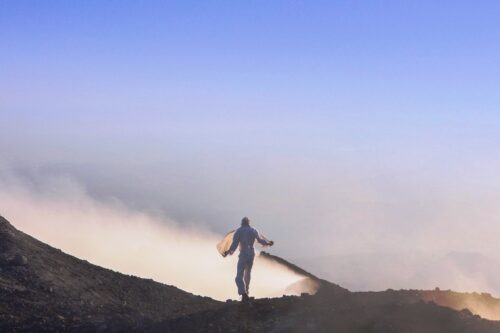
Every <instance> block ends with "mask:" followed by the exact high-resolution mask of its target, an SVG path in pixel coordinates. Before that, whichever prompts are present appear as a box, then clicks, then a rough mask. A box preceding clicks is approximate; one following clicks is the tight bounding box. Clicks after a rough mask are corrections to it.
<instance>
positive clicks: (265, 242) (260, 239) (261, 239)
mask: <svg viewBox="0 0 500 333" xmlns="http://www.w3.org/2000/svg"><path fill="white" fill-rule="evenodd" d="M254 230H255V240H257V242H259V243H260V244H262V245H266V246H272V245H273V244H274V242H273V241H268V240H267V239H265V238H264V237H262V235H261V234H260V233H259V232H258V231H257V229H254Z"/></svg>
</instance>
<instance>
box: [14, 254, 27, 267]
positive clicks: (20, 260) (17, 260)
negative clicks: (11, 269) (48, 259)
mask: <svg viewBox="0 0 500 333" xmlns="http://www.w3.org/2000/svg"><path fill="white" fill-rule="evenodd" d="M11 262H12V264H13V265H15V266H26V265H27V264H28V258H27V257H25V256H23V255H20V254H16V255H15V256H14V258H12V261H11Z"/></svg>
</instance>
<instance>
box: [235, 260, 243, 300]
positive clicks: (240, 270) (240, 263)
mask: <svg viewBox="0 0 500 333" xmlns="http://www.w3.org/2000/svg"><path fill="white" fill-rule="evenodd" d="M245 264H246V260H245V258H244V257H243V256H240V257H239V259H238V266H237V271H236V278H235V279H234V281H235V282H236V286H237V287H238V294H239V295H243V294H245V292H246V290H245V282H244V281H243V275H244V271H245Z"/></svg>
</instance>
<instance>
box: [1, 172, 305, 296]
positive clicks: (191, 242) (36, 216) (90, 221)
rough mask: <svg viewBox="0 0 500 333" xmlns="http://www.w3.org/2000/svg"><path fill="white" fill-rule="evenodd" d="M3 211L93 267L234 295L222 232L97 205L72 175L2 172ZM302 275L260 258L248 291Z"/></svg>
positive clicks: (116, 204) (278, 286)
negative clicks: (33, 178) (220, 248)
mask: <svg viewBox="0 0 500 333" xmlns="http://www.w3.org/2000/svg"><path fill="white" fill-rule="evenodd" d="M0 213H1V214H2V215H3V216H4V217H6V218H7V219H9V220H10V222H11V223H12V224H13V225H14V226H15V227H16V228H18V229H20V230H21V231H24V232H26V233H28V234H30V235H32V236H34V237H36V238H38V239H40V240H42V241H44V242H47V243H48V244H50V245H52V246H54V247H57V248H60V249H62V250H63V251H65V252H67V253H69V254H72V255H74V256H77V257H79V258H82V259H86V260H88V261H90V262H92V263H94V264H97V265H100V266H103V267H106V268H111V269H113V270H117V271H120V272H123V273H126V274H133V275H137V276H140V277H144V278H153V279H155V280H156V281H160V282H163V283H166V284H169V285H175V286H177V287H179V288H181V289H184V290H186V291H189V292H192V293H194V294H199V295H204V296H210V297H213V298H215V299H219V300H225V299H227V298H236V296H237V295H236V287H235V285H234V276H235V273H236V261H237V257H236V256H232V257H229V258H225V259H224V258H222V257H221V256H220V255H219V253H218V252H217V251H216V248H215V245H216V243H217V242H218V241H219V240H220V239H221V237H222V236H223V235H217V234H215V233H213V232H210V231H209V230H204V229H202V228H201V227H200V226H199V225H198V226H194V225H192V226H181V225H179V224H178V223H176V222H175V221H173V220H172V219H169V218H168V217H165V216H161V215H152V214H147V213H143V212H140V211H135V210H131V209H129V208H127V207H126V206H125V205H123V204H122V203H121V202H120V201H118V200H115V199H108V200H107V201H100V202H98V201H96V200H95V199H93V198H91V197H90V196H89V195H88V194H87V193H86V191H85V189H84V187H83V186H82V185H81V184H79V183H78V182H76V181H75V180H74V179H72V178H70V177H60V176H58V177H49V178H45V179H43V180H42V181H41V182H39V183H37V184H35V183H32V182H29V181H27V180H25V179H20V178H19V177H15V176H12V175H10V176H7V175H5V174H4V175H2V177H1V178H0ZM300 279H302V277H301V276H298V275H296V274H295V273H293V272H291V271H289V270H288V269H286V268H284V267H282V266H280V265H278V264H273V263H270V262H268V261H265V260H259V259H258V257H257V259H256V262H255V265H254V270H253V275H252V283H251V288H250V290H251V294H252V295H254V296H256V297H272V296H281V295H283V292H284V290H285V288H286V287H287V286H289V285H290V284H292V283H294V282H297V281H299V280H300Z"/></svg>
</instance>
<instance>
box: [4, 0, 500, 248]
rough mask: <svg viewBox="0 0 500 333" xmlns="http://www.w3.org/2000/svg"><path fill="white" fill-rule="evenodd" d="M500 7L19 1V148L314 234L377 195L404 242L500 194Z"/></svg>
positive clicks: (15, 155) (43, 165)
mask: <svg viewBox="0 0 500 333" xmlns="http://www.w3.org/2000/svg"><path fill="white" fill-rule="evenodd" d="M499 14H500V3H498V2H497V1H476V2H470V1H439V2H437V1H418V2H409V1H358V2H353V1H238V2H235V1H208V2H207V1H199V2H194V1H178V2H175V1H169V2H165V1H141V2H138V1H105V2H103V1H81V2H77V1H71V2H67V1H43V2H42V1H2V2H1V3H0V48H1V52H0V149H1V151H2V156H1V157H0V162H3V163H5V165H8V166H9V168H14V169H22V170H38V171H36V172H42V171H40V170H45V171H43V172H60V171H61V170H62V171H61V172H64V173H69V174H71V175H73V176H74V177H76V178H78V179H79V180H80V181H82V182H83V183H84V184H85V185H86V186H88V188H89V191H90V192H92V193H94V194H95V195H111V196H117V197H119V198H120V199H122V200H124V201H126V202H127V203H128V204H130V205H137V206H138V207H140V208H144V207H145V206H148V205H152V206H154V208H159V209H162V210H165V211H166V212H167V213H168V214H171V215H173V216H174V217H175V218H176V219H178V220H180V221H196V222H199V223H208V224H209V225H210V226H211V227H213V228H215V229H217V230H218V231H222V230H225V229H227V227H226V226H227V225H228V224H230V223H233V222H232V221H237V217H239V216H240V215H252V214H253V216H257V217H258V218H260V219H261V220H268V221H269V220H272V221H278V222H272V223H271V226H270V228H269V229H270V230H271V231H274V232H277V231H278V230H281V229H282V228H283V227H284V226H286V227H287V228H290V230H291V233H292V234H293V235H295V236H290V237H291V238H294V237H295V239H297V238H300V230H301V228H303V227H304V224H303V223H304V222H303V221H304V217H305V216H308V214H312V215H313V216H314V220H315V221H318V222H317V226H318V228H317V234H325V231H332V230H336V231H338V230H343V229H342V228H343V227H341V226H340V224H341V223H340V222H338V220H342V219H344V220H347V219H348V217H351V216H352V214H354V215H355V214H356V212H357V211H359V210H365V209H366V210H367V211H370V209H374V210H376V211H377V212H379V213H380V212H385V213H384V214H387V216H385V215H384V214H382V213H381V214H382V215H384V217H379V218H377V219H376V220H377V223H381V225H382V227H381V229H382V230H387V228H389V229H391V228H392V229H391V230H394V238H395V239H396V241H395V243H394V246H393V247H396V248H397V246H400V244H401V243H403V240H404V235H405V234H407V233H408V230H409V229H411V230H414V229H412V228H416V226H418V225H420V223H422V221H421V220H419V218H421V219H425V220H426V221H429V220H433V219H432V218H429V216H434V215H433V214H434V213H435V211H436V210H438V209H437V208H436V206H440V207H441V206H445V207H448V206H447V204H446V203H449V202H451V201H453V200H455V199H456V197H457V196H458V197H459V198H460V200H463V201H464V202H469V201H467V200H472V199H473V198H480V197H481V198H482V197H483V196H485V195H486V196H489V195H492V193H493V194H495V195H496V193H497V190H498V189H500V178H499V177H498V175H497V170H498V168H499V167H500V160H499V157H500V156H499V153H498V146H499V144H500V134H499V133H500V132H499V131H498V128H499V126H500V109H499V108H500V94H499V93H498V87H500V66H498V59H500V43H499V41H500V21H499V20H498V16H499ZM46 170H49V171H46ZM54 170H55V171H54ZM43 172H42V173H43ZM346 179H347V180H346ZM125 181H126V182H127V183H128V185H127V186H125V185H124V182H125ZM353 189H356V190H353ZM333 190H335V191H334V193H332V191H333ZM360 191H361V192H362V193H360ZM367 192H370V195H369V197H370V200H369V201H370V202H371V203H370V204H369V207H366V206H363V205H365V204H366V196H365V195H366V193H367ZM436 193H439V194H438V195H436ZM291 194H293V195H291ZM429 196H430V197H431V198H430V199H429V198H428V197H429ZM277 198H280V199H277ZM427 199H428V200H427ZM335 200H338V201H335ZM242 201H243V202H242ZM276 201H278V202H276ZM428 201H431V202H432V204H426V203H427V202H428ZM304 202H308V203H309V204H308V205H305V206H304V207H301V208H300V209H299V208H297V207H298V206H300V203H304ZM337 202H339V205H341V206H343V207H344V208H343V209H345V213H343V214H344V215H342V216H343V217H342V218H339V217H338V216H337V215H335V214H337V213H338V211H336V210H335V207H336V205H337ZM345 202H348V204H345ZM360 202H361V203H363V202H364V204H360ZM388 202H389V203H390V204H389V206H390V207H389V208H387V205H388ZM436 202H437V204H436ZM271 203H274V205H273V204H271ZM359 205H361V208H360V206H359ZM422 206H424V207H423V208H422ZM276 207H280V208H279V209H278V208H276ZM332 207H333V208H332ZM374 207H375V208H374ZM332 209H333V211H334V212H333V213H332V211H331V210H332ZM287 210H288V212H287ZM415 212H420V213H421V214H423V217H422V216H420V215H418V214H417V216H418V218H416V217H414V216H415ZM420 213H419V214H420ZM457 214H458V213H457ZM368 215H369V214H368ZM375 215H376V214H375ZM332 216H333V217H332ZM335 216H337V217H335ZM489 216H491V214H490V215H489ZM299 217H300V218H299ZM336 219H337V220H336ZM405 219H406V220H411V221H412V222H411V223H410V224H408V223H406V224H404V225H403V226H401V227H395V226H399V224H398V223H400V222H399V221H401V220H405ZM366 220H367V218H366V217H363V218H362V219H361V218H360V220H359V223H360V224H361V225H363V223H368V222H366ZM368 220H370V218H368ZM285 221H286V222H285ZM337 222H338V224H337ZM353 223H354V222H353ZM464 223H466V222H464ZM354 224H355V223H354ZM326 226H328V227H326ZM330 227H331V229H329V228H330ZM337 227H338V228H337ZM430 227H431V226H429V228H430ZM293 230H295V231H296V233H294V231H293ZM345 230H346V231H345V232H346V233H347V230H350V229H348V228H347V227H346V229H345ZM426 231H427V229H425V228H424V229H423V231H422V235H425V232H426ZM332 237H333V236H332ZM337 237H346V234H342V233H339V236H337ZM370 237H375V238H376V235H375V236H370ZM422 237H423V236H422ZM397 240H400V241H401V242H398V241H397ZM329 241H330V239H329V238H328V239H324V241H323V243H325V244H327V243H328V242H329ZM290 242H291V241H290ZM375 243H376V242H375ZM377 244H378V243H377ZM475 244H476V243H473V244H472V245H470V247H471V248H474V247H475ZM453 246H455V245H453ZM292 247H293V246H292V245H289V247H288V249H291V248H292ZM450 247H452V246H451V245H450ZM321 251H323V250H321ZM321 251H320V250H319V249H318V252H321ZM323 252H324V251H323Z"/></svg>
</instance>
